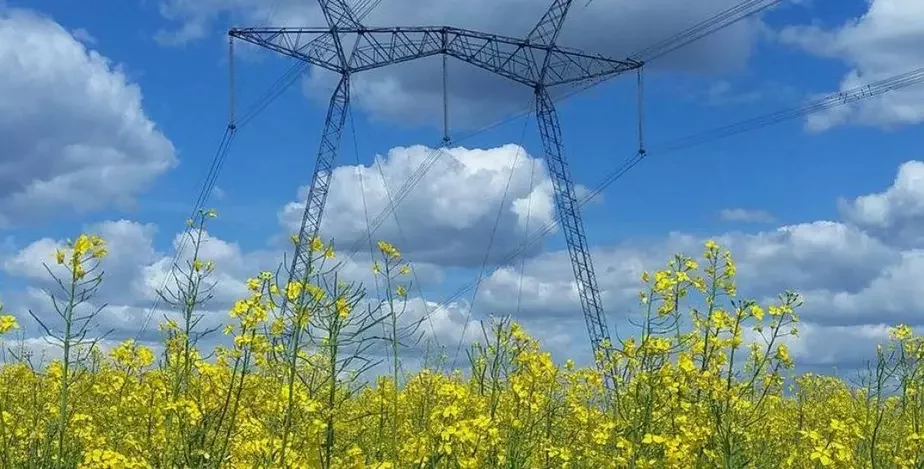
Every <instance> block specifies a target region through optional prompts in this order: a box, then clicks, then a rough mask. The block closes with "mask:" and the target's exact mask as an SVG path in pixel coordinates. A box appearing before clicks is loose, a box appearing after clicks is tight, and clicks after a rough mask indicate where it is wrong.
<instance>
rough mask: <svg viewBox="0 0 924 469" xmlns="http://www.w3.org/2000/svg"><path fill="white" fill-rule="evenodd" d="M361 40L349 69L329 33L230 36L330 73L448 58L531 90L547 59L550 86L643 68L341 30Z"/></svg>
mask: <svg viewBox="0 0 924 469" xmlns="http://www.w3.org/2000/svg"><path fill="white" fill-rule="evenodd" d="M337 33H338V34H339V35H340V36H341V37H348V36H350V35H355V36H356V41H355V44H356V45H355V47H354V48H353V50H352V51H351V52H350V54H349V59H348V64H349V66H348V67H342V66H341V65H340V61H339V58H338V55H337V49H336V47H334V45H333V43H332V42H333V41H330V30H329V29H328V28H240V29H232V30H231V32H230V34H231V36H233V37H236V38H240V39H242V40H245V41H247V42H250V43H252V44H256V45H258V46H261V47H265V48H267V49H270V50H273V51H276V52H279V53H281V54H284V55H287V56H289V57H293V58H296V59H298V60H303V61H305V62H308V63H310V64H312V65H315V66H318V67H321V68H325V69H327V70H331V71H335V72H338V73H343V72H345V71H348V72H349V73H357V72H362V71H366V70H372V69H376V68H380V67H385V66H388V65H392V64H396V63H401V62H407V61H411V60H416V59H420V58H423V57H428V56H432V55H437V54H446V55H449V56H451V57H455V58H456V59H459V60H461V61H464V62H468V63H470V64H472V65H474V66H476V67H479V68H482V69H484V70H487V71H490V72H492V73H496V74H498V75H501V76H504V77H506V78H509V79H511V80H513V81H516V82H519V83H522V84H524V85H527V86H530V87H532V86H535V85H536V84H537V82H538V80H539V78H540V74H539V71H540V69H541V66H542V64H543V62H544V61H545V56H546V54H548V55H549V57H548V68H547V70H546V76H545V80H544V82H545V83H544V85H545V86H555V85H561V84H566V83H573V82H580V81H585V80H589V79H594V78H600V77H606V76H612V75H618V74H620V73H623V72H626V71H631V70H635V69H637V68H639V67H641V66H642V63H641V62H639V61H636V60H632V59H614V58H610V57H606V56H603V55H598V54H588V53H586V52H582V51H579V50H575V49H569V48H563V47H559V46H551V47H550V46H547V45H542V44H533V43H530V42H529V41H526V40H523V39H519V38H514V37H509V36H502V35H498V34H487V33H482V32H478V31H471V30H467V29H460V28H453V27H446V26H424V27H388V28H339V29H338V30H337Z"/></svg>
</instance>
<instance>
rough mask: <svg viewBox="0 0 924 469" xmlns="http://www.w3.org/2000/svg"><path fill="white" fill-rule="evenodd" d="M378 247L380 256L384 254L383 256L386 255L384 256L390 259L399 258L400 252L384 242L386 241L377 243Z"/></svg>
mask: <svg viewBox="0 0 924 469" xmlns="http://www.w3.org/2000/svg"><path fill="white" fill-rule="evenodd" d="M378 246H379V251H380V252H381V253H382V254H384V255H386V256H388V257H390V258H392V259H398V258H400V257H401V252H400V251H398V249H397V248H396V247H394V246H393V245H392V244H390V243H388V242H386V241H379V242H378Z"/></svg>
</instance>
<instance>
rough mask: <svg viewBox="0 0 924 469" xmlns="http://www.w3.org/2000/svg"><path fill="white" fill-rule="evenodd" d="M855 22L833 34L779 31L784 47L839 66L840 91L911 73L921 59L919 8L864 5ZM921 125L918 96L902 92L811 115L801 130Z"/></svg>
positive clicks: (902, 0) (896, 1)
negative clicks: (839, 62)
mask: <svg viewBox="0 0 924 469" xmlns="http://www.w3.org/2000/svg"><path fill="white" fill-rule="evenodd" d="M868 4H869V8H868V9H867V11H866V12H865V13H864V14H863V15H862V16H860V17H859V18H855V19H851V20H849V21H847V22H846V23H845V24H844V25H842V26H840V27H838V28H834V29H824V28H822V27H821V26H817V25H811V26H790V27H787V28H784V29H783V30H782V31H781V32H780V38H781V40H782V41H783V42H784V43H788V44H792V45H795V46H797V47H800V48H802V49H804V50H806V51H808V52H810V53H812V54H815V55H818V56H822V57H831V58H837V59H840V60H842V61H844V62H845V63H846V64H847V65H848V66H849V67H850V68H851V70H850V72H848V73H847V75H846V76H844V78H843V79H842V80H841V84H840V91H845V90H849V89H852V88H856V87H858V86H862V85H865V84H868V83H872V82H875V81H878V80H882V79H886V78H889V77H892V76H895V75H898V74H902V73H905V72H908V71H911V68H912V67H914V66H915V65H914V64H919V63H921V61H922V60H924V52H922V50H921V47H920V43H921V41H922V40H924V3H921V2H919V1H917V0H870V1H869V2H868ZM922 120H924V91H922V90H920V89H914V88H908V89H904V90H898V91H894V92H891V93H889V94H886V95H883V96H881V97H877V98H873V99H867V100H865V101H862V102H859V103H854V104H849V105H846V106H840V107H838V108H835V109H832V110H830V111H824V112H820V113H817V114H813V115H812V116H810V117H809V118H808V121H807V123H806V124H807V127H808V129H809V130H813V131H823V130H826V129H829V128H832V127H835V126H838V125H843V124H865V125H877V126H888V127H894V126H898V125H903V124H915V123H919V122H921V121H922Z"/></svg>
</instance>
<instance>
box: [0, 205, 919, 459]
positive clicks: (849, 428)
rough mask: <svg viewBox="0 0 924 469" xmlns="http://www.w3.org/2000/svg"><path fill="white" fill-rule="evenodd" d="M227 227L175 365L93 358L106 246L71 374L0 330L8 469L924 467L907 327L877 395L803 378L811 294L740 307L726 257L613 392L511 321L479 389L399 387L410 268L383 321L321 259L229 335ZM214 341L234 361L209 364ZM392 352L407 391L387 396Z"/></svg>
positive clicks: (179, 297)
mask: <svg viewBox="0 0 924 469" xmlns="http://www.w3.org/2000/svg"><path fill="white" fill-rule="evenodd" d="M214 215H215V213H214V212H212V211H203V212H201V213H200V214H199V216H198V217H197V218H196V219H195V220H190V222H189V228H190V229H189V232H188V234H189V236H190V239H191V241H192V242H193V250H194V251H193V254H192V258H191V260H190V261H189V262H188V264H186V266H185V267H183V268H180V269H179V270H178V271H177V273H176V276H175V277H173V279H174V280H175V282H173V283H174V284H173V285H172V288H167V289H165V290H164V291H162V292H160V294H161V295H162V298H163V301H164V302H165V303H167V304H168V305H169V306H170V307H171V308H172V309H173V310H175V312H176V315H174V316H170V318H169V319H166V320H164V321H163V322H162V323H161V324H160V325H159V327H160V331H161V333H162V336H163V346H162V347H161V348H162V350H161V348H158V349H157V351H155V350H154V349H151V348H147V347H145V346H142V345H141V344H139V343H137V342H135V341H132V340H128V341H125V342H123V343H121V344H120V345H118V346H117V347H114V348H110V349H109V350H108V351H107V352H104V351H103V348H102V347H100V345H99V343H98V342H96V341H95V339H94V337H98V330H97V329H96V327H97V326H96V325H95V323H94V321H93V319H94V316H95V314H96V311H94V310H88V309H87V308H85V307H84V306H85V305H87V304H90V302H91V299H92V298H93V295H94V294H95V293H96V291H97V290H98V288H99V286H100V285H101V284H102V282H104V281H105V274H104V272H105V263H106V256H107V251H106V242H105V240H103V239H100V238H99V237H96V236H93V235H81V236H79V237H78V238H76V240H74V241H73V242H70V243H69V244H68V247H67V248H66V249H63V250H60V251H57V252H53V253H49V264H52V265H54V264H57V265H58V267H56V268H57V269H66V271H67V272H68V275H66V276H60V277H57V276H56V278H57V280H58V282H57V284H58V286H59V287H60V289H59V291H57V292H53V293H52V298H53V303H52V304H53V306H54V311H55V312H56V313H57V315H56V316H54V322H51V320H50V319H48V317H47V316H44V317H42V318H41V319H40V318H39V317H35V319H36V320H38V321H39V322H40V325H41V327H42V328H43V332H44V333H45V335H46V336H49V337H53V338H55V343H56V344H57V345H56V346H58V347H59V353H58V355H59V356H60V358H58V359H55V360H53V361H50V362H48V363H43V364H37V363H36V362H35V360H34V358H35V357H34V356H30V355H29V353H28V351H27V350H26V349H25V348H24V347H23V346H22V344H21V343H17V341H16V339H15V337H14V334H15V331H16V329H17V328H19V322H20V320H22V319H24V318H25V317H27V316H28V314H29V313H28V312H25V313H24V312H19V311H5V312H4V311H0V333H2V334H3V335H0V338H2V339H3V340H4V343H3V347H4V349H5V354H6V360H5V364H4V365H3V367H2V369H0V466H2V467H4V468H74V467H79V468H126V469H128V468H179V467H185V468H219V467H231V468H290V467H291V468H553V467H554V468H716V467H721V468H887V467H888V468H891V467H895V468H922V467H924V428H922V426H924V395H922V389H924V340H922V338H921V337H918V336H915V335H914V333H913V331H912V330H911V329H910V328H908V327H907V326H903V325H896V326H895V327H894V328H892V329H891V335H890V341H889V342H888V343H885V344H882V345H881V346H880V347H879V349H878V350H870V356H871V357H875V358H874V359H873V360H872V361H871V362H870V364H869V368H868V372H867V373H865V374H864V375H863V376H860V377H859V378H858V379H856V380H850V381H845V380H843V379H841V378H838V377H834V376H821V375H811V374H804V375H796V374H795V372H794V363H793V360H792V358H791V357H790V353H789V351H788V349H787V347H786V344H787V343H788V342H789V341H790V340H791V339H792V336H796V335H797V334H798V325H799V316H798V310H799V307H800V306H801V299H800V297H799V295H798V294H796V293H793V292H784V293H783V294H781V295H780V296H779V298H778V300H777V301H775V302H771V303H769V304H761V303H758V302H755V301H752V300H747V299H740V298H738V295H737V292H736V283H735V275H736V272H735V263H734V260H733V258H732V256H731V253H729V252H728V251H725V250H723V249H722V248H721V247H720V246H718V245H717V244H716V243H714V242H708V243H706V245H705V249H704V252H703V253H702V254H701V255H700V256H698V257H697V258H692V257H687V256H685V255H677V256H675V257H674V258H673V259H671V260H670V261H669V262H668V264H667V265H666V266H665V268H664V270H660V271H657V272H653V273H651V274H649V273H645V274H644V275H643V276H642V278H641V282H640V285H641V287H642V288H641V289H642V291H641V292H640V294H639V300H640V311H641V318H642V319H641V320H639V321H636V323H635V327H636V329H635V330H634V331H633V333H632V334H631V337H628V336H625V334H623V335H624V336H625V337H623V338H622V339H621V340H614V342H616V343H613V344H604V345H605V347H604V349H603V350H601V351H599V352H598V353H597V357H596V358H597V361H598V364H600V365H601V366H603V367H606V369H608V370H610V371H611V374H612V376H614V377H615V379H614V383H613V386H612V391H611V392H609V393H607V392H605V387H604V385H603V382H604V380H603V378H602V374H601V373H600V372H599V371H598V368H597V367H595V366H591V367H585V368H582V367H576V366H575V364H574V362H572V361H570V360H569V361H566V362H564V363H555V362H554V361H553V359H552V357H551V355H550V354H549V353H547V352H545V351H543V349H542V348H541V347H540V344H539V343H538V342H537V341H536V340H535V339H534V338H532V337H530V336H529V335H528V334H527V333H526V332H525V331H524V330H523V328H522V327H521V326H520V325H519V324H517V323H515V322H511V321H510V320H508V319H505V318H498V319H495V320H494V321H493V322H490V323H487V324H485V325H484V327H483V330H482V334H481V337H482V339H481V340H479V341H478V342H476V343H474V344H472V345H471V346H470V347H469V348H468V349H467V353H466V354H465V355H464V356H465V357H466V358H467V360H468V364H467V366H465V367H464V368H465V372H462V371H454V372H446V371H442V368H441V367H439V366H435V365H434V366H430V365H427V366H424V367H423V368H422V369H420V370H419V371H415V372H413V373H408V372H404V371H400V370H402V368H401V366H400V365H401V360H402V356H404V350H405V349H406V348H407V347H409V346H410V345H412V344H411V341H413V340H414V338H415V337H416V336H417V335H418V334H417V329H418V328H416V327H415V324H416V323H415V321H414V320H408V319H407V318H406V317H405V315H406V314H407V308H406V297H407V291H408V288H409V283H410V281H409V278H410V275H409V274H410V269H411V268H412V267H411V266H409V265H408V264H407V263H406V262H405V261H404V259H403V258H402V255H401V253H400V252H399V250H398V249H397V248H396V247H394V246H392V245H391V244H388V243H387V242H379V243H378V251H379V252H378V254H379V257H380V259H379V261H378V262H376V264H375V265H374V266H373V270H374V272H375V274H376V276H377V277H378V279H379V280H380V285H381V286H382V287H381V292H380V296H381V298H380V299H376V301H370V298H369V295H368V294H367V292H366V291H365V290H364V289H363V286H362V285H358V284H353V283H346V282H344V281H341V279H339V278H337V277H336V274H335V273H334V266H335V265H336V262H337V256H336V253H335V252H334V250H333V248H332V247H331V246H329V245H326V244H325V243H323V242H322V241H321V240H314V241H313V242H312V243H311V248H310V250H309V254H310V255H311V256H312V257H311V259H312V261H311V262H312V269H311V271H310V272H309V274H310V275H309V276H307V277H306V278H304V279H303V280H295V281H289V279H288V276H286V275H283V274H280V273H278V272H276V273H274V272H262V273H258V272H255V276H254V277H253V278H251V279H249V281H248V282H247V286H248V289H249V296H247V297H245V298H241V299H240V300H239V301H237V303H235V304H234V306H233V307H232V308H231V309H230V311H229V313H228V314H229V319H230V321H229V324H230V325H228V326H226V327H225V328H224V329H223V330H215V331H209V330H204V329H205V328H204V327H201V326H200V325H201V324H203V322H202V321H203V314H204V313H202V310H203V309H202V306H203V304H205V302H206V300H207V299H208V297H209V294H210V293H209V292H210V287H211V283H210V282H211V281H210V277H209V274H210V273H212V272H213V271H214V269H215V266H214V265H213V264H212V263H211V262H210V261H209V260H208V259H202V258H200V257H199V252H200V251H199V249H198V247H199V243H200V242H201V240H202V234H203V233H204V230H205V226H206V223H207V221H208V219H210V218H211V217H213V216H214ZM52 272H53V270H52V269H49V275H54V274H52ZM0 309H2V307H0ZM24 314H25V315H26V316H23V315H24ZM575 314H579V312H575ZM625 329H626V328H625V327H621V330H625ZM209 333H211V334H213V335H216V336H217V335H220V334H225V335H226V336H227V340H226V341H225V342H224V343H226V344H227V345H226V346H222V347H218V348H217V349H216V350H215V351H214V352H212V350H211V348H209V350H206V349H205V348H204V347H202V346H201V344H200V342H201V341H202V340H203V338H206V337H209ZM382 345H384V346H385V350H386V352H385V354H384V355H386V356H387V358H386V359H385V360H384V365H385V367H384V368H383V369H385V370H389V371H386V372H385V373H384V374H383V375H381V376H377V377H372V378H368V375H369V370H370V367H371V366H372V365H371V362H370V360H371V359H372V357H373V356H374V355H375V354H376V353H377V354H378V355H379V356H381V355H382V353H381V352H380V350H381V349H382ZM374 351H376V352H375V353H373V352H374Z"/></svg>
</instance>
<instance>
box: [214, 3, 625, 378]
mask: <svg viewBox="0 0 924 469" xmlns="http://www.w3.org/2000/svg"><path fill="white" fill-rule="evenodd" d="M572 2H573V0H554V2H553V4H552V6H551V7H550V8H549V9H548V10H547V11H546V12H545V14H544V15H543V17H542V19H540V20H539V22H538V23H537V24H536V26H535V27H534V28H533V29H532V31H530V33H529V35H528V36H527V37H526V39H519V38H514V37H509V36H500V35H496V34H487V33H482V32H478V31H471V30H467V29H460V28H453V27H447V26H438V27H432V26H426V27H386V28H367V27H364V26H363V25H362V24H360V22H359V20H358V19H357V16H356V15H355V14H354V13H353V11H352V10H351V8H350V7H349V6H348V5H347V4H346V3H345V1H344V0H318V3H319V4H320V6H321V11H322V12H323V15H324V18H325V20H326V22H327V27H322V28H274V27H266V28H235V29H231V30H230V31H229V33H228V34H229V35H230V36H231V37H232V38H238V39H241V40H244V41H247V42H250V43H252V44H256V45H258V46H261V47H264V48H266V49H270V50H273V51H275V52H278V53H280V54H283V55H286V56H289V57H293V58H295V59H298V60H301V61H304V62H307V63H309V64H311V65H314V66H317V67H321V68H324V69H327V70H330V71H333V72H336V73H338V74H339V75H340V81H339V82H338V84H337V87H336V89H335V90H334V93H333V96H331V99H330V105H329V108H328V111H327V119H326V122H325V124H324V132H323V134H322V135H321V144H320V149H319V150H318V157H317V162H316V164H315V169H314V174H313V176H312V178H311V186H310V189H309V193H308V200H307V202H306V205H305V212H304V216H303V218H302V224H301V229H300V231H299V234H298V241H297V243H296V246H295V255H294V256H293V259H292V266H291V271H290V275H291V278H297V279H302V278H306V277H307V275H308V271H309V268H310V266H309V264H310V260H311V254H310V251H309V249H307V246H308V243H310V242H311V240H313V239H314V238H315V237H317V236H318V234H319V233H318V232H319V229H320V225H321V216H322V215H323V213H324V204H325V201H326V200H327V194H328V189H329V187H330V178H331V173H332V170H333V165H334V159H335V158H336V156H337V152H338V149H339V145H340V137H341V134H342V131H343V125H344V122H345V120H346V116H347V113H348V110H349V105H350V77H351V76H352V75H353V74H355V73H359V72H363V71H366V70H372V69H376V68H379V67H385V66H388V65H392V64H396V63H400V62H407V61H410V60H415V59H420V58H423V57H428V56H433V55H438V54H441V55H443V56H444V57H446V56H448V57H455V58H457V59H459V60H462V61H464V62H468V63H470V64H472V65H474V66H476V67H479V68H482V69H485V70H488V71H490V72H493V73H496V74H498V75H501V76H504V77H506V78H508V79H510V80H513V81H516V82H518V83H521V84H523V85H526V86H529V87H530V88H532V89H533V91H534V93H535V103H536V110H535V111H536V118H537V119H538V123H539V130H540V134H541V137H542V142H543V147H544V150H545V157H546V163H547V165H548V169H549V174H550V177H551V178H552V182H553V186H554V192H555V204H556V207H557V210H558V217H559V221H560V224H561V226H562V229H563V231H564V234H565V239H566V241H567V244H568V252H569V254H570V257H571V266H572V269H573V271H574V278H575V280H576V282H577V288H578V293H579V296H580V301H581V308H582V310H583V313H584V319H585V322H586V324H587V330H588V332H589V334H590V341H591V345H592V346H593V349H594V351H598V350H599V351H601V352H602V353H603V354H604V357H605V361H606V362H608V360H609V358H610V347H609V346H606V345H607V344H609V342H610V334H609V329H608V328H607V325H606V319H605V316H604V313H603V305H602V303H601V299H600V290H599V288H598V287H597V279H596V276H595V275H594V268H593V263H592V262H591V256H590V252H589V246H588V245H587V239H586V236H585V234H584V225H583V222H582V221H581V210H580V206H579V204H578V200H577V196H576V194H575V190H574V182H573V181H572V178H571V171H570V170H569V168H568V162H567V160H566V158H565V152H564V146H563V144H562V136H561V127H560V125H559V119H558V115H557V113H556V111H555V106H554V103H553V100H552V98H551V96H550V94H549V88H551V87H553V86H559V85H564V84H569V83H576V82H583V81H586V80H590V79H595V78H604V77H610V76H615V75H618V74H621V73H623V72H627V71H631V70H636V69H639V68H641V67H642V63H641V62H640V61H638V60H633V59H622V60H618V59H613V58H608V57H604V56H602V55H596V54H588V53H584V52H582V51H579V50H575V49H570V48H563V47H560V46H558V45H557V44H556V41H557V39H558V35H559V33H560V32H561V28H562V24H563V23H564V20H565V17H566V16H567V14H568V10H569V8H570V7H571V4H572ZM344 36H351V37H352V36H355V46H354V47H353V49H352V50H351V51H350V53H349V56H347V54H346V51H345V49H344V47H343V39H344ZM603 372H604V378H605V385H606V387H607V388H608V389H612V388H613V386H614V385H615V382H614V377H613V375H612V372H611V371H610V369H609V367H605V368H604V370H603Z"/></svg>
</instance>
